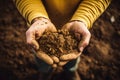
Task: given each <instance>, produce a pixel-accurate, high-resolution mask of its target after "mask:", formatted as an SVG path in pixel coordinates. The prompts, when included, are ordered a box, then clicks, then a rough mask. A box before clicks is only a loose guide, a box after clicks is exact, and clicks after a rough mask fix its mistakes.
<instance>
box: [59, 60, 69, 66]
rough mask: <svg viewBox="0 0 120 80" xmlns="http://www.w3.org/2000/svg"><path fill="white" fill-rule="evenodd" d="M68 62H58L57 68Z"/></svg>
mask: <svg viewBox="0 0 120 80" xmlns="http://www.w3.org/2000/svg"><path fill="white" fill-rule="evenodd" d="M68 62H69V61H60V62H59V63H58V66H64V65H65V64H67V63H68Z"/></svg>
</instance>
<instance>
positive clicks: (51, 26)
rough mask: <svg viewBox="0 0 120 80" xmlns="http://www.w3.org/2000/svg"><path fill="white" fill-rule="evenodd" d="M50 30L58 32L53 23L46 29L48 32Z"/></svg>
mask: <svg viewBox="0 0 120 80" xmlns="http://www.w3.org/2000/svg"><path fill="white" fill-rule="evenodd" d="M47 31H50V32H57V29H56V28H55V26H54V25H53V24H52V23H51V25H49V27H48V28H47V29H46V32H47Z"/></svg>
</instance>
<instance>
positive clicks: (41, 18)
mask: <svg viewBox="0 0 120 80" xmlns="http://www.w3.org/2000/svg"><path fill="white" fill-rule="evenodd" d="M38 20H43V21H44V20H45V21H50V19H48V18H45V17H36V18H34V19H33V20H32V21H31V24H33V23H34V22H36V21H38ZM50 22H51V21H50Z"/></svg>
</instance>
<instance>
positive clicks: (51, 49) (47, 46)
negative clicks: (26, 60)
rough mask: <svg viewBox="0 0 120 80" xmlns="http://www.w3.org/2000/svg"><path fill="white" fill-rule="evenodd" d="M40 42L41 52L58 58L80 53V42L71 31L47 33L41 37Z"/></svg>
mask: <svg viewBox="0 0 120 80" xmlns="http://www.w3.org/2000/svg"><path fill="white" fill-rule="evenodd" d="M38 42H39V45H40V49H39V50H40V51H43V52H45V53H46V54H48V55H54V56H56V57H60V56H62V55H63V54H68V53H71V52H74V51H78V50H77V49H78V48H77V45H78V41H77V40H76V39H75V36H74V35H73V34H72V33H70V32H69V31H65V30H58V31H57V32H45V33H44V34H43V35H42V36H41V37H40V39H39V40H38Z"/></svg>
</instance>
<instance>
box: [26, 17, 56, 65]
mask: <svg viewBox="0 0 120 80" xmlns="http://www.w3.org/2000/svg"><path fill="white" fill-rule="evenodd" d="M45 31H51V32H56V31H57V30H56V28H55V26H54V24H52V23H51V21H50V20H48V19H45V18H39V19H38V20H36V21H35V22H34V23H33V24H32V25H31V26H30V28H29V29H28V30H27V31H26V41H27V44H29V45H30V46H31V47H32V48H34V50H35V51H37V52H36V55H37V57H38V58H40V59H42V60H43V61H45V62H46V63H48V64H50V65H52V64H53V60H52V58H51V57H50V56H48V55H47V54H46V53H44V52H42V51H38V49H39V44H38V42H37V39H39V38H40V37H41V36H42V34H43V33H44V32H45Z"/></svg>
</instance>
